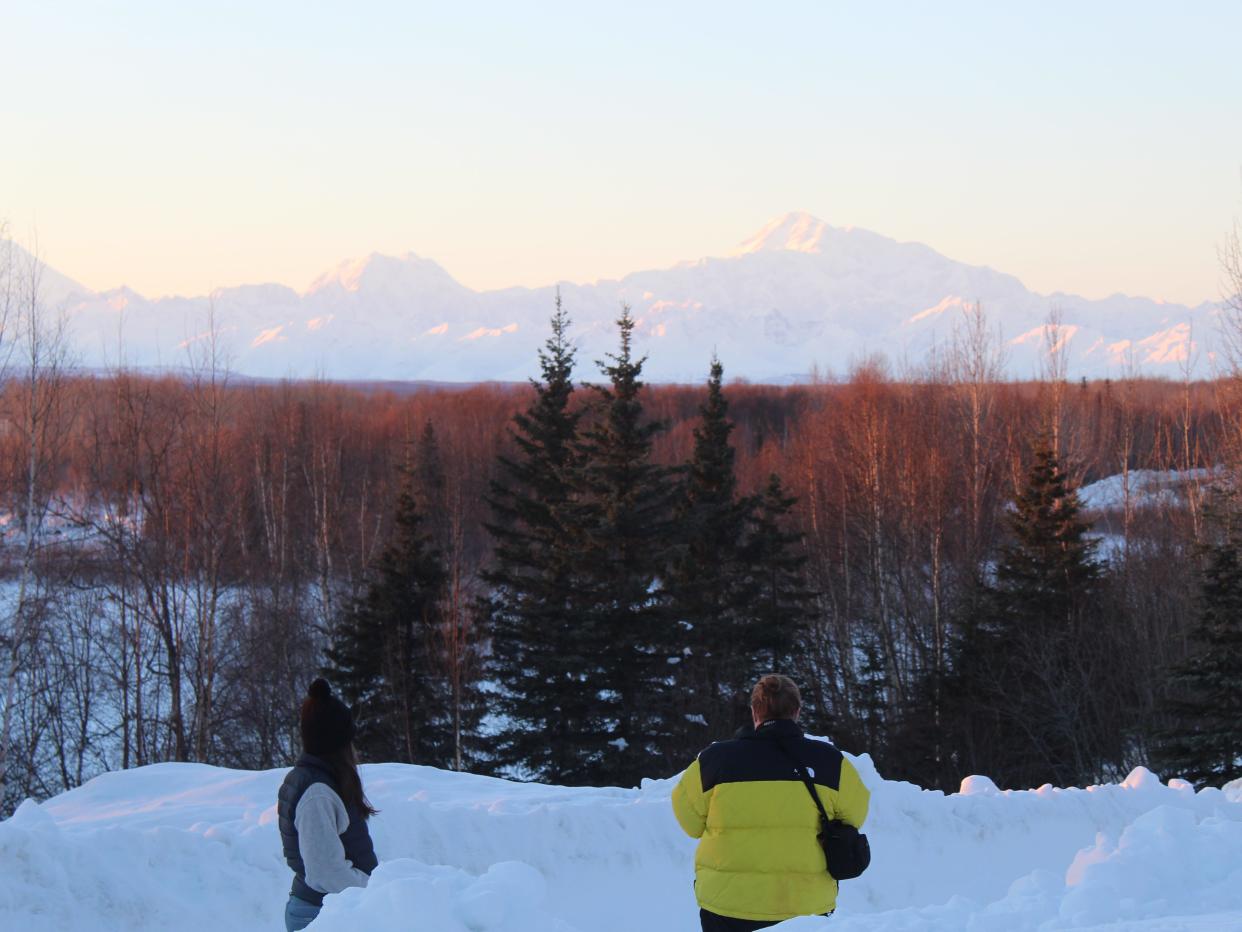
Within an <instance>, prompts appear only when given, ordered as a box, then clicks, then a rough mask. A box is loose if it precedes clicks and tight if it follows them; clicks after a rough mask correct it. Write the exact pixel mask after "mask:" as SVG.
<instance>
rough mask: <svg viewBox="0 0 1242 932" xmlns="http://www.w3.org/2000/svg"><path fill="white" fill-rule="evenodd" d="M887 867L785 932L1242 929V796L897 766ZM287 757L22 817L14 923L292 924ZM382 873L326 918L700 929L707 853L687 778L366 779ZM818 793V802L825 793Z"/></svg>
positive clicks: (122, 786) (154, 782) (323, 926)
mask: <svg viewBox="0 0 1242 932" xmlns="http://www.w3.org/2000/svg"><path fill="white" fill-rule="evenodd" d="M855 762H856V765H857V766H858V768H859V772H860V773H861V774H862V776H863V779H864V780H865V781H866V782H867V784H868V786H870V787H871V790H872V807H871V817H870V819H869V820H868V823H867V826H866V831H867V833H868V835H869V836H870V839H871V843H872V849H873V852H874V861H873V863H872V866H871V869H870V870H869V871H868V872H867V873H866V874H865V875H864V876H863V877H862V878H860V879H858V880H855V881H849V882H847V883H845V884H843V885H842V894H841V898H840V902H839V908H838V912H837V915H836V916H835V917H833V919H832V921H831V923H828V922H827V921H826V920H823V919H815V918H804V919H796V920H791V921H789V922H787V923H784V924H782V925H781V926H779V927H777V928H779V929H781V930H782V932H785V930H788V932H840V930H842V929H846V930H922V929H933V930H935V929H942V930H963V929H965V930H974V932H993V930H995V932H999V930H1021V929H1091V928H1105V927H1106V928H1109V929H1119V928H1132V929H1179V928H1180V929H1192V928H1193V929H1238V928H1242V787H1239V786H1238V785H1231V786H1230V787H1228V788H1226V790H1225V791H1222V790H1219V789H1204V790H1201V791H1199V792H1195V790H1194V788H1193V787H1191V786H1190V784H1188V783H1185V782H1184V781H1180V780H1172V781H1170V782H1169V784H1168V785H1165V784H1162V783H1161V782H1160V781H1159V780H1158V779H1157V778H1156V777H1155V776H1154V775H1153V774H1151V773H1150V772H1148V771H1147V770H1144V769H1142V768H1139V769H1138V770H1136V771H1134V773H1132V774H1131V775H1130V776H1129V778H1128V779H1126V780H1125V781H1124V782H1123V783H1120V784H1114V785H1106V786H1096V787H1090V788H1087V789H1055V788H1053V787H1051V786H1044V787H1040V788H1039V789H1037V790H1030V791H1024V792H1012V791H1002V790H999V789H997V788H996V786H995V784H993V783H992V781H990V780H988V779H986V778H984V777H971V778H969V779H968V780H967V781H965V782H964V784H963V792H960V793H955V794H950V795H945V794H943V793H940V792H936V791H927V790H922V789H920V788H918V787H916V786H913V785H911V784H908V783H898V782H892V781H886V780H883V779H881V778H880V777H879V775H878V774H877V773H876V772H875V768H874V767H873V766H872V765H871V762H870V760H869V759H868V758H867V757H865V756H863V757H861V758H856V759H855ZM284 773H285V771H283V770H271V771H264V772H248V771H235V770H224V769H220V768H215V767H207V766H204V765H197V764H159V765H155V766H151V767H144V768H140V769H137V770H131V771H127V772H121V773H109V774H105V775H103V776H101V777H98V778H97V779H95V780H92V781H91V782H90V783H88V784H86V785H85V786H83V787H80V788H79V789H77V790H73V791H72V792H69V793H65V794H63V795H61V796H58V797H55V798H54V799H51V800H49V801H48V802H46V803H44V804H42V805H38V804H35V803H33V802H27V803H25V804H23V805H22V807H21V808H20V809H19V810H18V811H17V813H16V814H14V816H13V817H12V818H11V819H9V820H7V821H5V822H0V928H5V929H23V930H53V929H55V930H66V929H71V930H73V929H77V930H88V929H89V930H96V929H126V930H155V929H169V928H176V929H178V930H179V932H194V930H199V929H201V930H213V932H214V930H218V929H230V930H247V929H254V930H260V929H279V928H281V927H282V911H283V908H284V902H285V898H286V895H287V893H288V889H289V879H290V875H289V871H288V869H287V868H286V867H285V865H284V862H283V860H282V859H281V855H280V842H279V837H278V833H277V828H276V811H275V805H274V803H275V798H276V789H277V787H278V786H279V784H280V781H281V779H282V778H283V776H284ZM363 779H364V780H365V783H366V787H367V792H368V795H369V796H370V797H371V800H372V802H374V803H375V805H376V806H378V807H379V809H380V810H381V811H380V814H379V815H378V816H376V817H375V818H374V819H373V820H372V823H371V826H372V832H373V835H374V837H375V842H376V849H377V852H378V854H379V856H380V860H381V864H380V867H379V868H378V869H377V870H376V872H375V874H374V876H373V877H372V880H371V884H370V886H369V887H368V888H367V889H365V890H361V889H360V890H350V891H347V892H345V893H343V894H341V895H338V896H331V897H328V899H327V901H326V904H325V907H324V911H323V913H322V914H321V915H320V917H319V919H318V920H317V921H316V922H315V924H314V925H312V926H311V929H312V930H339V932H344V930H353V929H368V930H378V932H383V930H397V929H400V930H403V932H407V930H412V932H639V930H642V932H687V930H691V929H696V928H697V927H698V920H697V912H696V906H695V904H694V896H693V891H692V888H691V883H692V880H693V875H694V868H693V856H694V845H695V842H694V841H693V840H691V839H689V838H686V837H685V836H684V835H683V834H682V833H681V831H680V829H679V828H678V827H677V825H676V823H675V821H674V820H673V817H672V813H671V809H670V806H669V793H670V791H671V789H672V786H673V781H672V780H651V781H646V782H644V784H643V785H642V786H641V787H638V788H635V789H615V788H581V789H572V788H564V787H554V786H543V785H538V784H519V783H511V782H507V781H504V780H497V779H492V778H488V777H479V776H473V775H470V774H455V773H448V772H444V771H439V770H435V769H432V768H427V767H415V766H408V765H401V764H376V765H368V766H365V767H364V768H363ZM808 805H809V802H808Z"/></svg>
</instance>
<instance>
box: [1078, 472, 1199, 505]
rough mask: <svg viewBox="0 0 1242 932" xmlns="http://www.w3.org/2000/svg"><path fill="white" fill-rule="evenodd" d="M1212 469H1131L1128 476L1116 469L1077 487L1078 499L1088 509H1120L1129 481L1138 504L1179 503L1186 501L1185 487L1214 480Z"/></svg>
mask: <svg viewBox="0 0 1242 932" xmlns="http://www.w3.org/2000/svg"><path fill="white" fill-rule="evenodd" d="M1212 478H1213V470H1210V469H1186V470H1176V469H1171V470H1160V469H1132V470H1130V474H1129V476H1125V475H1122V474H1121V473H1117V474H1116V475H1113V476H1106V477H1105V478H1103V479H1100V480H1099V481H1098V482H1092V483H1090V484H1088V485H1084V486H1083V487H1082V488H1081V489H1079V490H1078V500H1079V501H1080V502H1081V503H1082V506H1083V508H1085V509H1087V510H1088V511H1120V510H1121V509H1123V508H1125V504H1126V494H1127V489H1126V486H1127V483H1128V485H1129V496H1130V503H1131V505H1132V506H1133V507H1135V508H1155V507H1157V506H1176V505H1180V504H1181V503H1182V502H1184V501H1185V498H1186V487H1187V486H1190V485H1197V484H1206V483H1208V482H1211V480H1212Z"/></svg>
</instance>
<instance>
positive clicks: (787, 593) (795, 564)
mask: <svg viewBox="0 0 1242 932" xmlns="http://www.w3.org/2000/svg"><path fill="white" fill-rule="evenodd" d="M797 503H798V499H797V497H796V496H793V495H790V494H789V493H788V492H786V490H785V485H784V483H782V482H781V477H780V476H778V475H777V474H776V473H772V474H771V475H770V476H769V477H768V483H767V485H766V486H765V487H764V489H763V492H762V493H761V494H760V495H759V497H758V500H757V501H756V503H755V508H754V512H753V518H752V523H753V528H752V530H751V533H750V539H749V542H748V552H747V557H748V561H749V563H750V567H751V572H752V573H753V574H754V580H755V586H754V601H753V608H752V610H751V617H750V622H749V624H748V625H747V628H748V630H747V631H746V632H744V634H743V637H742V643H743V644H744V645H745V647H746V649H747V651H748V652H749V654H750V656H751V658H752V667H751V673H752V674H760V673H764V672H768V673H771V672H776V673H781V672H785V671H787V670H788V669H790V667H791V664H792V663H793V661H794V655H795V653H796V651H797V646H798V643H799V641H800V639H801V638H802V636H803V635H804V634H805V632H806V626H807V624H808V623H809V621H810V617H811V613H812V611H813V609H814V593H813V592H812V591H811V590H810V589H809V588H808V586H807V583H806V559H807V558H806V553H805V551H804V550H803V547H802V534H801V533H800V532H798V531H796V530H793V529H791V528H790V515H791V514H792V512H793V507H794V505H796V504H797Z"/></svg>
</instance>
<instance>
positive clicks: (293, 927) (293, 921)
mask: <svg viewBox="0 0 1242 932" xmlns="http://www.w3.org/2000/svg"><path fill="white" fill-rule="evenodd" d="M319 910H320V907H318V906H316V905H315V904H314V903H308V902H306V900H303V899H301V898H300V897H296V896H294V895H293V894H289V902H288V903H286V904H285V932H301V930H302V929H305V928H306V927H307V926H308V925H310V924H311V920H312V919H314V918H315V917H316V916H318V915H319Z"/></svg>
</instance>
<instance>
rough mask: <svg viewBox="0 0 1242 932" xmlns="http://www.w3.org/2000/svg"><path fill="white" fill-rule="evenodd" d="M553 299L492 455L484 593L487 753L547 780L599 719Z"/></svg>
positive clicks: (583, 744) (592, 748)
mask: <svg viewBox="0 0 1242 932" xmlns="http://www.w3.org/2000/svg"><path fill="white" fill-rule="evenodd" d="M569 324H570V320H569V316H568V314H567V313H566V311H565V309H564V306H563V305H562V304H561V299H560V295H559V294H558V295H557V299H556V312H555V314H554V315H553V317H552V335H551V336H550V337H549V338H548V341H547V343H546V344H545V346H544V349H543V350H541V351H540V353H539V363H540V369H541V374H542V378H541V380H539V381H532V387H533V389H534V398H533V399H532V400H531V403H530V405H529V406H528V407H527V408H526V409H525V410H524V411H522V412H519V413H518V414H516V415H514V418H513V424H512V427H511V429H510V436H511V439H512V441H513V452H512V453H511V454H508V455H504V456H502V457H500V460H499V477H498V478H497V479H496V481H495V482H494V483H493V484H492V487H491V492H490V495H489V498H488V501H489V504H490V505H491V509H492V519H491V521H490V522H489V523H488V525H487V528H488V531H489V532H490V534H491V537H492V540H493V542H494V544H495V557H494V560H493V562H492V565H491V566H490V567H489V569H488V570H487V572H486V573H485V574H484V581H485V582H486V583H487V585H488V588H489V590H490V594H489V596H488V597H487V604H486V611H487V613H488V616H489V618H490V630H491V637H492V656H491V661H490V666H491V672H492V676H493V677H494V679H495V680H496V682H497V684H498V690H499V691H498V694H497V696H496V702H495V705H496V711H497V713H498V715H499V718H500V720H501V721H502V722H503V727H502V729H501V731H500V733H499V735H497V736H496V743H495V754H496V757H497V762H498V763H499V764H501V765H502V766H504V767H507V768H510V769H511V770H513V771H514V772H516V773H518V774H521V775H525V776H529V777H532V778H536V779H539V780H544V781H547V782H552V783H563V784H581V783H586V782H589V780H590V778H591V776H592V775H593V766H594V764H593V763H592V760H593V759H596V758H598V757H599V756H601V755H602V753H603V745H602V738H601V734H602V732H603V730H604V724H603V722H601V721H600V720H599V718H598V716H597V710H596V709H595V703H593V702H591V701H590V689H591V688H592V687H591V685H590V684H589V683H588V682H587V678H588V675H589V673H590V672H591V671H592V665H593V664H595V662H596V661H595V658H594V657H593V656H592V652H593V651H594V650H595V649H596V645H595V644H594V643H592V642H590V641H589V639H588V638H587V636H586V630H585V628H584V625H583V619H582V610H581V599H580V596H579V590H578V587H577V584H576V577H577V563H578V553H577V551H576V549H575V538H574V536H573V535H572V534H571V533H570V530H569V528H568V527H567V523H566V522H567V513H568V509H569V505H570V501H571V497H572V485H571V478H572V474H573V471H574V469H575V467H576V465H577V461H578V449H577V432H578V421H579V417H580V414H579V412H578V411H576V410H575V409H574V406H573V396H574V383H573V368H574V349H573V344H572V343H571V341H570V339H569Z"/></svg>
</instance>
